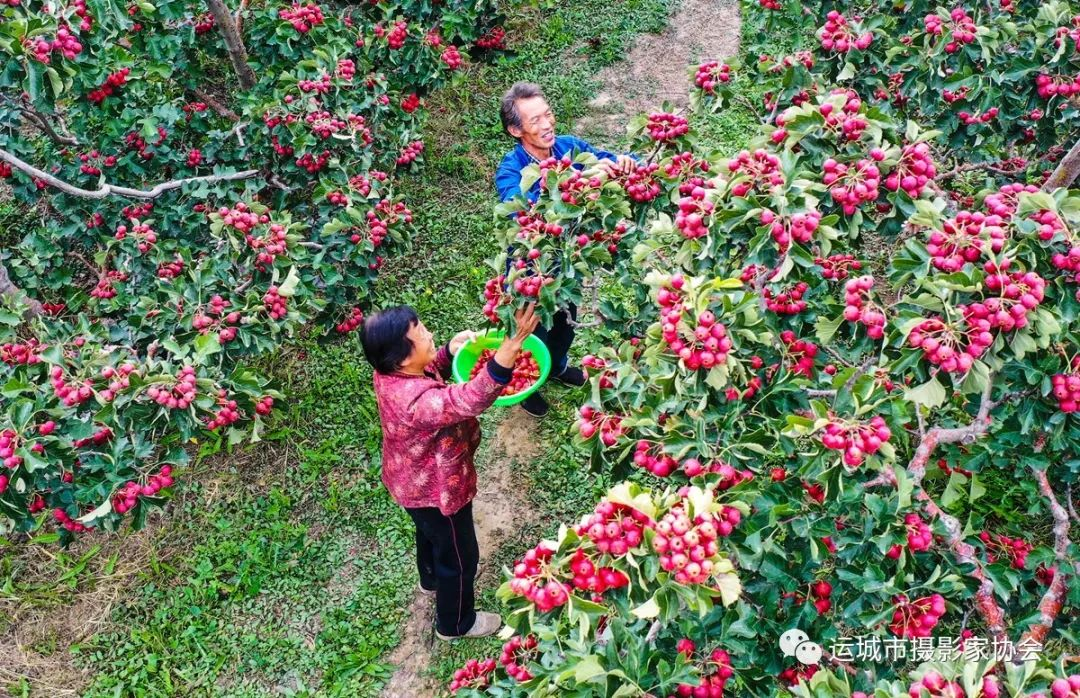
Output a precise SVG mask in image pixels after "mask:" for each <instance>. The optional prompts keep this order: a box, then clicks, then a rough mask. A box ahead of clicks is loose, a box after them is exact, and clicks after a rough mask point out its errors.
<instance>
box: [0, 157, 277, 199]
mask: <svg viewBox="0 0 1080 698" xmlns="http://www.w3.org/2000/svg"><path fill="white" fill-rule="evenodd" d="M0 160H2V161H4V162H6V163H8V164H9V165H11V166H12V167H14V168H15V169H17V170H19V171H20V172H24V173H26V174H28V175H30V176H31V177H35V178H37V179H40V180H41V181H43V182H45V183H46V184H48V185H49V186H52V187H55V188H56V189H59V190H60V191H62V192H64V193H65V194H70V195H72V196H81V197H83V198H84V199H104V198H106V197H109V196H126V197H128V198H131V199H156V198H157V197H159V196H161V195H162V194H164V193H165V192H167V191H171V190H173V189H179V188H180V187H182V186H184V185H185V184H193V183H195V182H234V181H236V180H239V179H251V178H252V177H254V176H256V175H257V174H259V171H258V170H244V171H242V172H231V173H229V174H221V175H203V176H202V177H188V178H186V179H174V180H172V181H169V182H162V183H161V184H158V185H157V186H155V187H154V188H153V189H131V188H128V187H121V186H117V185H115V184H102V185H101V186H100V187H99V188H97V189H83V188H81V187H77V186H75V185H74V184H68V183H67V182H65V181H63V180H62V179H59V178H57V177H54V176H53V175H51V174H49V173H48V172H45V171H44V170H39V169H38V168H36V167H34V166H33V165H31V164H29V163H27V162H24V161H23V160H20V159H19V158H18V157H16V156H15V155H14V154H13V153H9V152H8V151H6V150H4V149H2V148H0Z"/></svg>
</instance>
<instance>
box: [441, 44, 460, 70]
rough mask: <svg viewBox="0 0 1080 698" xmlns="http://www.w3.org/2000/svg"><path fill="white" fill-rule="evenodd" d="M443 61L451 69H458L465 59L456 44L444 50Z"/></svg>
mask: <svg viewBox="0 0 1080 698" xmlns="http://www.w3.org/2000/svg"><path fill="white" fill-rule="evenodd" d="M441 58H442V62H443V63H445V64H446V66H447V67H448V68H450V70H457V69H458V68H460V67H461V64H462V63H464V59H463V58H462V57H461V54H460V53H458V50H457V47H456V46H450V47H448V48H447V49H446V50H445V51H443V52H442V56H441Z"/></svg>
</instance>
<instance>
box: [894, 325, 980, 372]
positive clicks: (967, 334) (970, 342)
mask: <svg viewBox="0 0 1080 698" xmlns="http://www.w3.org/2000/svg"><path fill="white" fill-rule="evenodd" d="M965 324H966V325H967V327H966V329H964V330H958V329H957V328H956V327H954V326H953V325H951V324H946V323H945V322H943V321H942V320H941V318H940V317H931V318H927V319H926V320H924V321H923V322H921V323H919V325H918V326H916V327H915V329H913V330H912V331H911V334H909V335H908V344H910V345H911V346H913V347H915V348H916V349H922V351H923V354H924V355H925V356H926V359H927V360H928V361H929V362H930V363H932V364H934V365H935V366H940V367H941V370H943V371H946V372H948V373H966V372H967V371H968V369H970V368H971V366H972V364H974V363H975V359H977V358H979V357H980V356H982V355H983V354H984V353H985V352H986V350H987V349H989V348H990V345H991V344H993V343H994V335H993V334H992V333H991V332H990V329H989V328H990V324H989V321H986V320H982V321H981V322H980V321H978V319H976V318H971V320H967V319H965ZM965 341H966V342H967V346H964V343H965Z"/></svg>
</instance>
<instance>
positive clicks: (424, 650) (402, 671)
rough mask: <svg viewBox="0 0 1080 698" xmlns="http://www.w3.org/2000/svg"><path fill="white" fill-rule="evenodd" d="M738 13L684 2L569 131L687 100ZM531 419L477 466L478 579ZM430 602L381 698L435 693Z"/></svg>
mask: <svg viewBox="0 0 1080 698" xmlns="http://www.w3.org/2000/svg"><path fill="white" fill-rule="evenodd" d="M739 27H740V25H739V10H738V5H737V4H736V3H735V2H734V1H733V0H722V1H721V2H716V1H715V0H684V2H683V3H682V6H681V8H680V9H679V11H678V12H677V13H676V14H675V16H674V17H673V18H672V21H671V24H670V25H669V26H668V28H667V29H666V30H664V31H663V32H662V33H660V34H650V35H645V36H642V37H640V38H638V40H637V41H636V42H635V44H634V47H633V48H632V49H631V51H630V52H629V53H628V54H627V57H626V60H624V61H622V62H620V63H617V64H615V65H613V66H610V67H608V68H605V69H604V70H603V71H601V72H600V74H599V75H598V76H597V80H598V81H599V82H600V84H601V89H600V91H599V92H598V94H597V96H596V97H595V98H594V99H593V101H592V103H591V105H590V106H591V113H590V114H589V115H588V116H586V117H584V118H582V119H581V120H580V121H579V122H578V124H577V127H576V128H575V131H576V132H578V133H582V134H586V135H588V136H590V137H595V138H596V139H597V140H598V141H600V142H609V143H610V142H613V141H615V140H617V139H618V137H619V136H620V135H621V134H622V133H623V132H624V131H625V129H626V124H627V122H629V120H630V119H631V118H632V117H633V116H634V115H635V114H638V113H641V112H643V111H650V110H655V109H657V108H659V107H660V105H661V104H662V103H663V102H664V101H665V100H667V101H671V102H674V103H676V104H680V105H681V104H685V102H686V99H687V92H688V88H687V72H686V71H687V67H688V66H689V65H690V64H691V63H692V62H694V61H696V60H699V59H701V58H705V57H710V58H711V57H717V58H723V57H727V56H733V55H735V54H737V53H738V50H739ZM537 433H538V429H537V427H536V424H535V422H534V421H533V420H532V419H531V418H530V417H529V416H528V415H526V414H524V413H523V412H522V411H521V410H518V409H513V410H510V411H509V412H508V413H507V414H506V416H505V417H504V418H503V419H502V420H501V421H500V422H499V423H498V425H497V426H496V429H495V433H494V434H489V435H487V438H489V439H491V440H492V442H493V446H492V449H491V451H490V453H489V457H488V459H487V460H486V462H485V463H481V464H480V465H479V468H478V470H479V471H480V472H479V478H480V486H479V490H480V491H479V493H478V494H477V497H476V502H475V505H474V510H473V511H474V514H473V516H474V519H475V521H476V537H477V540H478V542H479V544H480V558H481V562H480V578H481V580H482V582H483V580H484V578H485V575H486V574H491V573H494V574H497V573H498V570H486V569H485V563H484V561H485V560H487V559H489V558H490V555H491V554H492V553H494V551H495V550H497V549H498V546H499V544H500V543H501V542H502V541H504V540H505V539H506V537H507V536H508V535H509V534H511V533H512V532H513V531H514V530H516V529H518V528H520V527H521V526H522V524H523V522H522V519H521V517H522V516H523V515H524V516H527V514H526V512H528V511H530V507H528V506H526V503H527V497H526V495H525V491H524V488H523V487H522V486H521V483H519V482H517V481H516V478H515V477H514V472H513V468H512V466H513V465H514V464H515V463H517V464H526V463H529V462H530V461H532V460H533V459H535V458H536V457H538V456H539V455H541V453H542V451H543V448H544V444H542V443H540V442H538V441H537V440H536V435H537ZM433 613H434V608H433V601H432V600H431V599H430V598H429V597H425V596H422V595H420V594H416V596H415V597H414V598H413V601H412V604H411V605H410V607H409V620H408V622H407V623H406V626H405V629H404V634H403V637H402V641H401V644H400V645H399V646H398V648H397V649H396V650H395V651H394V652H393V654H391V656H390V662H391V663H392V664H394V665H395V666H397V667H398V669H397V671H396V672H395V673H394V675H393V677H392V678H391V679H390V682H389V683H388V684H387V686H386V688H385V689H383V693H382V695H383V698H434V697H435V696H437V695H439V692H440V689H441V687H440V686H438V685H435V684H434V682H433V681H432V680H431V679H430V678H429V677H427V676H424V675H423V672H424V671H425V670H426V669H427V668H428V667H430V665H431V657H432V650H433V648H434V643H435V642H438V639H437V638H436V637H435V634H434V628H433V625H432V620H431V619H432V614H433Z"/></svg>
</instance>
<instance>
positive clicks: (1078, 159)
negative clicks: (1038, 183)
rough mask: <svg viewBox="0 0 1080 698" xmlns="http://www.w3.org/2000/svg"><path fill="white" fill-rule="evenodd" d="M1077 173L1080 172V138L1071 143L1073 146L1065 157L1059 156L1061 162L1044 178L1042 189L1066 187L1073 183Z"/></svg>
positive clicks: (1051, 189) (1050, 189) (1049, 189)
mask: <svg viewBox="0 0 1080 698" xmlns="http://www.w3.org/2000/svg"><path fill="white" fill-rule="evenodd" d="M1078 174H1080V139H1077V141H1076V142H1075V143H1073V147H1072V148H1070V149H1069V152H1068V153H1066V155H1065V157H1063V158H1061V162H1059V163H1058V166H1057V167H1056V168H1055V169H1054V171H1053V173H1051V174H1050V176H1049V177H1047V178H1046V181H1045V182H1044V183H1043V185H1042V190H1043V191H1053V190H1055V189H1059V188H1061V187H1067V186H1069V185H1070V184H1072V183H1073V180H1075V179H1076V175H1078Z"/></svg>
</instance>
